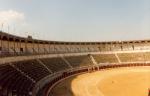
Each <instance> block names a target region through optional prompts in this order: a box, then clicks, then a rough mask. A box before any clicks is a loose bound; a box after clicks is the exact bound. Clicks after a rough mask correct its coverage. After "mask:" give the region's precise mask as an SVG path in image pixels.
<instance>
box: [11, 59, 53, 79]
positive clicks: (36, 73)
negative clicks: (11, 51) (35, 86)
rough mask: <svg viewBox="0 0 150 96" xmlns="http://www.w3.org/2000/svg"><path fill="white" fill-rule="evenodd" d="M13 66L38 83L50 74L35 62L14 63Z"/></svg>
mask: <svg viewBox="0 0 150 96" xmlns="http://www.w3.org/2000/svg"><path fill="white" fill-rule="evenodd" d="M14 65H15V66H16V67H17V68H19V69H20V70H21V71H23V72H24V73H25V74H26V75H28V76H29V77H31V78H33V79H34V80H35V81H39V80H40V79H42V78H43V77H45V76H47V75H49V74H50V72H49V71H48V70H47V69H46V68H45V67H44V66H43V65H42V64H40V63H39V62H38V61H37V60H29V61H21V62H16V63H14Z"/></svg>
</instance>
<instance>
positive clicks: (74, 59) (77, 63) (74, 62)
mask: <svg viewBox="0 0 150 96" xmlns="http://www.w3.org/2000/svg"><path fill="white" fill-rule="evenodd" d="M65 59H66V60H67V61H68V62H69V63H70V64H71V66H73V67H82V66H90V65H93V62H92V61H91V59H90V57H89V56H88V55H84V56H69V57H65Z"/></svg>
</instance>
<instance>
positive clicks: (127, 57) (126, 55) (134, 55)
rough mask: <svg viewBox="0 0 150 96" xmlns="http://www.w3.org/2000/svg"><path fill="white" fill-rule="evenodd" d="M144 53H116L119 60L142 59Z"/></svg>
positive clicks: (131, 60)
mask: <svg viewBox="0 0 150 96" xmlns="http://www.w3.org/2000/svg"><path fill="white" fill-rule="evenodd" d="M144 54H145V53H118V57H119V58H120V60H121V62H138V61H144V57H145V56H144Z"/></svg>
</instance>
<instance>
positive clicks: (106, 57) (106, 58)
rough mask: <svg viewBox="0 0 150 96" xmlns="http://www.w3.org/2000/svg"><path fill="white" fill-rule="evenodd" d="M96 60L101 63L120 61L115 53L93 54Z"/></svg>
mask: <svg viewBox="0 0 150 96" xmlns="http://www.w3.org/2000/svg"><path fill="white" fill-rule="evenodd" d="M93 57H94V59H95V60H96V62H97V63H98V64H99V63H118V60H117V57H116V56H115V54H96V55H93Z"/></svg>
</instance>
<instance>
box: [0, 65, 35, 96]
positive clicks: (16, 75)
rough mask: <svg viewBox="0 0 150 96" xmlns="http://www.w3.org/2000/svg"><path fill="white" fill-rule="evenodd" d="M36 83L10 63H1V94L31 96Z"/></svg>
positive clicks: (3, 95) (0, 95)
mask: <svg viewBox="0 0 150 96" xmlns="http://www.w3.org/2000/svg"><path fill="white" fill-rule="evenodd" d="M33 86H34V83H33V82H32V81H31V80H30V79H28V78H27V77H25V76H24V75H22V74H21V73H20V72H19V71H17V70H15V69H14V68H13V67H11V66H10V65H8V64H5V65H0V96H31V95H32V88H33Z"/></svg>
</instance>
